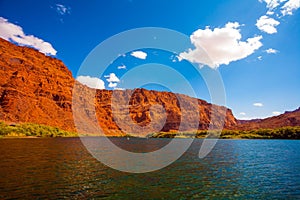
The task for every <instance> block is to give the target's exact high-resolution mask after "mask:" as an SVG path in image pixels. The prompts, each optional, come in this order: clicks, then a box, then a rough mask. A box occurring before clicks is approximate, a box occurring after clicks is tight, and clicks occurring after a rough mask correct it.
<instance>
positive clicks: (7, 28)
mask: <svg viewBox="0 0 300 200" xmlns="http://www.w3.org/2000/svg"><path fill="white" fill-rule="evenodd" d="M0 37H1V38H3V39H5V40H7V41H12V42H15V43H17V44H18V45H20V46H30V47H33V48H35V49H37V50H38V51H40V52H42V53H44V54H47V55H56V52H57V51H56V50H55V49H54V48H53V47H52V45H51V44H50V43H48V42H45V41H43V40H42V39H40V38H37V37H35V36H33V35H26V34H25V33H24V31H23V29H22V27H20V26H18V25H15V24H13V23H10V22H8V20H7V19H5V18H3V17H0Z"/></svg>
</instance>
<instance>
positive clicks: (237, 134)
mask: <svg viewBox="0 0 300 200" xmlns="http://www.w3.org/2000/svg"><path fill="white" fill-rule="evenodd" d="M28 136H31V137H77V136H78V134H77V133H76V132H68V131H64V130H61V129H59V128H56V127H51V126H46V125H41V124H33V123H20V124H11V125H8V124H6V123H5V122H0V138H3V137H28ZM123 137H135V136H134V135H131V134H130V135H129V134H127V135H125V136H123ZM147 137H148V138H149V137H150V138H175V137H176V138H206V137H208V138H220V139H300V127H299V126H297V127H283V128H277V129H257V130H249V131H241V130H223V131H222V133H221V135H220V137H219V133H218V132H217V131H210V132H209V134H208V133H207V131H196V132H180V133H178V132H159V133H152V134H149V135H148V136H147Z"/></svg>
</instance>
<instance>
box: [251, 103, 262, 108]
mask: <svg viewBox="0 0 300 200" xmlns="http://www.w3.org/2000/svg"><path fill="white" fill-rule="evenodd" d="M253 106H256V107H263V106H264V105H263V104H262V103H254V104H253Z"/></svg>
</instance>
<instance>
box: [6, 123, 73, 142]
mask: <svg viewBox="0 0 300 200" xmlns="http://www.w3.org/2000/svg"><path fill="white" fill-rule="evenodd" d="M28 136H31V137H76V136H78V134H77V133H75V132H68V131H64V130H61V129H59V128H56V127H51V126H46V125H41V124H33V123H20V124H12V125H8V124H6V123H4V122H0V138H1V137H28Z"/></svg>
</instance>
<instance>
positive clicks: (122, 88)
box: [114, 87, 125, 90]
mask: <svg viewBox="0 0 300 200" xmlns="http://www.w3.org/2000/svg"><path fill="white" fill-rule="evenodd" d="M114 90H125V89H124V88H117V87H116V88H114Z"/></svg>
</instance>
